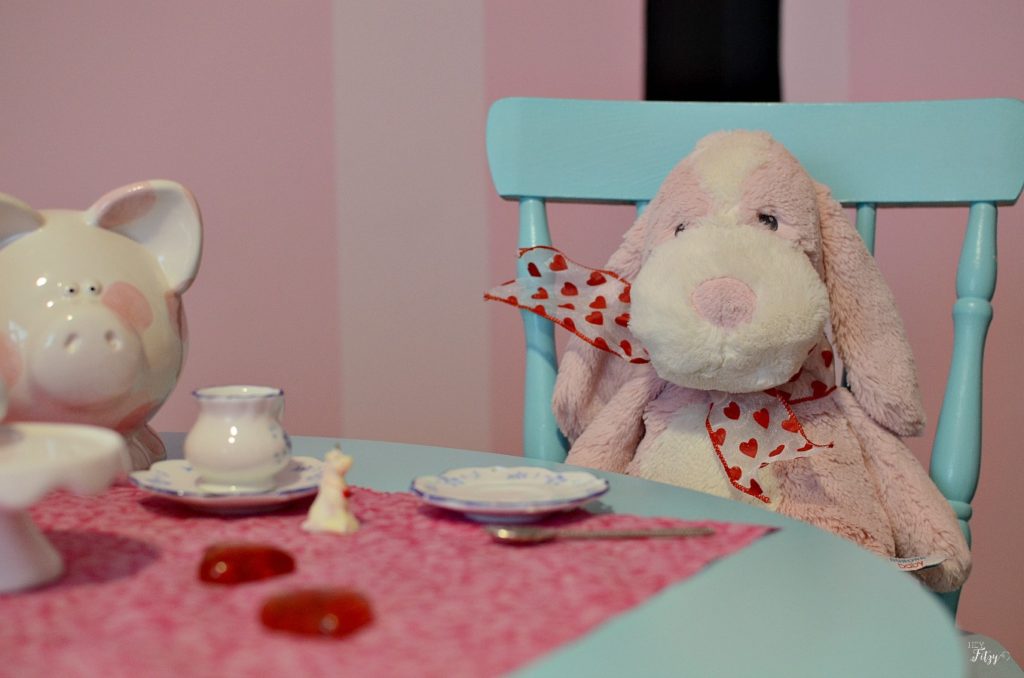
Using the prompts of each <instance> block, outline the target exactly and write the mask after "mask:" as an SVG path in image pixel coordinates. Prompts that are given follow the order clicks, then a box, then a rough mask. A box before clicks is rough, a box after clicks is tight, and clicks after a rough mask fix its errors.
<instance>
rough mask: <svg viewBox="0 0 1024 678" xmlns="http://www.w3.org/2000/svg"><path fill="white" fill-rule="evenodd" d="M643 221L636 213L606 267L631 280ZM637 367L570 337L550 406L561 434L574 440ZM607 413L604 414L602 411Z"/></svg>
mask: <svg viewBox="0 0 1024 678" xmlns="http://www.w3.org/2000/svg"><path fill="white" fill-rule="evenodd" d="M646 235H647V220H646V218H645V216H644V215H640V217H638V218H637V220H636V221H635V222H634V223H633V225H632V226H631V227H630V229H629V230H628V231H626V233H625V235H623V237H622V244H621V245H620V246H619V248H618V249H617V250H616V251H615V252H614V253H613V254H612V256H611V258H609V260H608V263H607V265H606V266H605V267H604V268H606V269H607V270H610V271H614V272H615V273H618V274H619V275H621V276H622V277H624V278H625V279H627V280H632V278H634V277H635V276H636V274H637V273H638V272H639V271H640V266H641V264H642V263H643V250H644V240H645V238H646ZM638 369H639V366H637V365H631V364H629V363H626V362H625V361H623V360H622V359H621V358H619V357H618V356H614V355H612V354H610V353H608V352H606V351H600V350H598V349H596V348H594V347H593V346H591V345H590V344H588V343H586V342H585V341H583V340H581V339H579V338H577V337H573V338H572V339H570V340H569V344H568V345H567V347H566V350H565V353H564V354H563V355H562V357H561V359H560V361H559V368H558V379H557V381H556V382H555V392H554V397H553V399H552V406H553V408H554V412H555V419H556V420H557V421H558V426H559V428H561V430H562V433H564V434H565V435H566V437H567V438H568V439H569V440H570V442H571V441H575V440H576V439H577V438H578V437H579V436H580V434H582V433H583V430H584V429H586V428H587V427H588V426H589V425H590V424H591V423H592V422H593V421H594V419H595V418H596V417H597V416H598V414H599V413H600V412H601V411H602V410H603V409H604V407H605V405H607V404H608V402H609V401H610V400H611V399H612V398H613V397H614V396H615V393H616V392H617V391H618V390H619V389H620V388H621V387H622V385H623V384H624V383H625V382H626V381H627V380H628V379H629V378H630V377H631V376H632V375H634V374H636V372H637V371H638ZM605 414H607V413H605Z"/></svg>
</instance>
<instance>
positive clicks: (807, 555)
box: [161, 433, 967, 678]
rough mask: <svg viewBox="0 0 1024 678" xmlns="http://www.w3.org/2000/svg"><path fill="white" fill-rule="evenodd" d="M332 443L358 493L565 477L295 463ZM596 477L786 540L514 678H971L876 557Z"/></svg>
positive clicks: (491, 457) (634, 501) (375, 459)
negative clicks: (436, 481)
mask: <svg viewBox="0 0 1024 678" xmlns="http://www.w3.org/2000/svg"><path fill="white" fill-rule="evenodd" d="M161 437H162V438H163V440H164V441H165V443H166V444H167V452H168V457H169V458H181V456H182V453H181V446H182V442H183V440H184V434H181V433H164V434H161ZM337 442H340V443H341V445H342V448H343V449H344V450H345V452H346V453H348V454H350V455H352V457H353V458H354V459H355V463H354V465H353V468H352V471H351V472H350V474H349V481H350V482H351V483H352V484H353V485H356V486H364V487H370V488H373V489H375V490H380V491H388V492H404V491H408V489H409V484H410V482H411V481H412V479H413V478H414V477H416V476H418V475H425V474H434V473H438V472H440V471H444V470H446V469H449V468H459V467H463V466H490V465H497V466H517V465H523V466H543V467H546V468H552V469H560V468H567V466H566V465H565V464H559V463H555V462H550V461H544V460H538V459H526V458H522V457H516V456H509V455H503V454H494V453H486V452H473V451H469V450H457V449H449V448H442V447H432V446H426V445H411V444H403V443H389V442H380V441H369V440H352V439H337V438H324V437H312V436H293V437H292V444H293V454H295V455H298V456H311V457H317V458H322V457H323V455H324V453H325V452H326V451H327V450H329V449H330V448H331V447H332V446H333V445H334V444H335V443H337ZM592 472H593V473H594V474H595V475H598V476H601V477H604V478H606V479H607V480H608V481H609V483H610V485H611V490H610V491H609V492H608V494H607V495H605V497H603V498H602V500H601V501H602V504H604V505H605V507H610V508H611V509H612V510H615V511H617V512H622V513H632V514H637V515H651V516H655V515H657V516H673V517H677V518H682V519H704V518H711V519H715V520H728V521H735V522H746V523H756V524H763V525H772V526H774V527H778V528H779V530H778V531H777V532H775V533H773V534H770V535H768V536H766V537H764V538H763V539H761V540H760V541H758V542H757V543H755V544H753V545H752V546H750V547H748V548H746V549H744V550H743V551H740V552H739V553H737V554H734V555H732V556H730V557H727V558H724V559H722V560H721V561H718V562H716V563H712V564H711V565H710V566H708V567H707V568H705V569H704V570H703V571H701V572H700V573H698V574H697V575H695V576H694V577H693V578H691V579H688V580H686V581H684V582H680V583H679V584H677V585H675V586H672V587H669V588H668V589H666V590H664V591H662V592H661V593H659V594H658V595H656V596H654V597H653V598H651V599H650V600H649V601H648V602H646V603H645V604H643V605H640V606H638V607H636V608H634V609H633V610H631V611H629V612H626V613H624V614H621V615H619V616H617V617H614V618H613V619H611V620H610V621H608V622H606V623H605V624H603V625H601V626H599V627H598V628H597V629H595V630H594V631H592V632H591V633H589V634H587V635H586V636H584V637H582V638H580V639H578V640H577V641H575V642H572V643H569V644H567V645H565V646H563V647H561V648H559V649H558V650H555V651H554V652H552V653H550V654H548V655H546V656H544V657H542V658H540V659H539V660H536V661H534V662H533V663H530V664H527V665H526V666H524V667H522V668H521V669H520V670H519V671H517V672H516V673H515V674H514V675H516V676H522V677H527V676H529V677H534V676H558V677H563V676H570V675H581V676H582V675H586V676H668V675H694V676H739V675H757V676H758V677H759V678H771V677H775V676H778V677H780V678H783V677H784V678H797V677H799V676H815V677H817V676H825V675H827V676H830V677H831V678H842V677H846V676H849V677H851V678H853V677H855V676H856V677H858V678H859V677H861V676H882V675H887V676H888V675H891V676H930V677H940V676H962V675H965V673H966V667H967V658H966V654H965V649H964V644H963V641H962V640H961V637H960V635H959V632H958V631H957V630H956V628H955V626H954V624H953V620H952V618H951V617H950V615H949V614H948V613H947V612H946V610H945V609H944V608H943V607H942V605H941V603H940V602H939V601H938V600H937V599H936V598H935V596H934V595H933V594H931V593H930V592H929V591H927V590H926V589H925V588H924V587H923V586H921V585H920V584H918V582H917V580H916V579H914V578H913V577H911V576H910V575H907V574H903V573H900V572H897V571H895V570H894V569H893V566H892V565H890V564H889V563H887V562H885V561H883V560H882V559H880V558H878V557H876V556H874V555H873V554H871V553H868V552H867V551H864V550H863V549H861V548H859V547H857V546H855V545H854V544H852V543H849V542H847V541H845V540H843V539H841V538H839V537H836V536H834V535H832V534H829V533H826V532H823V531H821V530H818V529H816V528H814V527H812V526H810V525H806V524H804V523H800V522H797V521H793V520H790V519H788V518H785V517H783V516H779V515H776V514H774V513H770V512H767V511H764V510H762V509H759V508H756V507H753V506H747V505H745V504H741V503H738V502H732V501H726V500H723V499H719V498H717V497H712V496H710V495H705V494H700V493H697V492H691V491H689V490H685V489H682V488H679V487H675V486H671V485H665V484H661V483H655V482H650V481H645V480H640V479H637V478H631V477H628V476H623V475H619V474H615V473H603V472H600V471H592ZM595 576H600V573H595ZM523 623H524V624H529V620H528V619H524V620H523Z"/></svg>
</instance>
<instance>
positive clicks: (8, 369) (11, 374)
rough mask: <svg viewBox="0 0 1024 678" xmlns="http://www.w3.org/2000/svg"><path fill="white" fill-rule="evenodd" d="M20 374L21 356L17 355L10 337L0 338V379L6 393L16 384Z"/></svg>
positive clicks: (15, 347) (16, 349)
mask: <svg viewBox="0 0 1024 678" xmlns="http://www.w3.org/2000/svg"><path fill="white" fill-rule="evenodd" d="M21 372H22V363H21V354H20V353H18V347H17V346H15V345H14V342H12V341H11V339H10V337H7V336H2V337H0V379H3V380H4V385H6V386H7V390H8V391H9V390H11V389H12V388H14V385H15V384H16V383H18V379H20V378H21Z"/></svg>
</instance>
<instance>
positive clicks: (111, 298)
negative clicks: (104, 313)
mask: <svg viewBox="0 0 1024 678" xmlns="http://www.w3.org/2000/svg"><path fill="white" fill-rule="evenodd" d="M102 301H103V305H104V306H106V307H107V308H109V309H110V310H111V311H113V312H114V313H116V314H117V315H118V317H120V318H121V320H122V321H124V323H125V324H126V325H128V326H129V327H131V328H133V329H134V330H135V331H136V332H140V333H141V332H142V331H143V330H145V329H146V328H147V327H149V326H150V325H151V324H152V322H153V309H152V308H150V306H149V302H148V301H146V297H144V296H143V295H142V292H140V291H139V290H138V288H137V287H135V286H134V285H131V284H129V283H126V282H116V283H113V284H112V285H110V286H109V287H107V289H106V291H105V292H104V293H103V299H102Z"/></svg>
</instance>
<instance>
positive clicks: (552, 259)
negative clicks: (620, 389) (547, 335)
mask: <svg viewBox="0 0 1024 678" xmlns="http://www.w3.org/2000/svg"><path fill="white" fill-rule="evenodd" d="M519 257H520V261H521V262H522V263H525V269H526V272H527V274H528V275H526V276H521V277H520V278H517V279H516V280H510V281H508V282H506V283H504V284H502V285H500V286H498V287H496V288H494V289H492V290H490V291H488V292H487V293H486V294H484V299H487V300H489V301H500V302H503V303H506V304H509V305H511V306H515V307H517V308H521V309H523V310H526V311H530V312H532V313H536V314H537V315H539V316H542V317H544V318H547V319H548V320H550V321H552V322H554V323H556V324H557V325H560V326H561V327H563V328H565V329H566V330H569V331H570V332H572V333H573V334H575V335H576V336H578V337H580V338H581V339H583V340H584V341H586V342H588V343H589V344H590V345H591V346H593V347H594V348H597V349H600V350H602V351H607V352H609V353H612V354H614V355H617V356H619V357H620V358H622V359H623V360H626V361H628V362H631V363H647V362H650V357H649V356H648V354H647V349H645V348H644V347H643V345H641V344H640V343H639V342H637V341H636V339H635V337H633V334H632V332H630V331H629V303H630V295H629V286H630V283H629V281H627V280H624V279H622V278H620V277H619V276H618V275H617V274H616V273H615V272H613V271H606V270H602V269H595V268H589V267H587V266H584V265H582V264H578V263H576V262H575V261H573V260H572V259H570V258H569V257H567V256H565V255H564V254H563V253H562V252H560V251H558V250H556V249H554V248H553V247H546V246H539V247H529V248H524V249H522V250H520V252H519ZM522 299H529V300H530V301H531V304H530V305H524V304H523V303H522V302H521V301H520V300H522Z"/></svg>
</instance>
